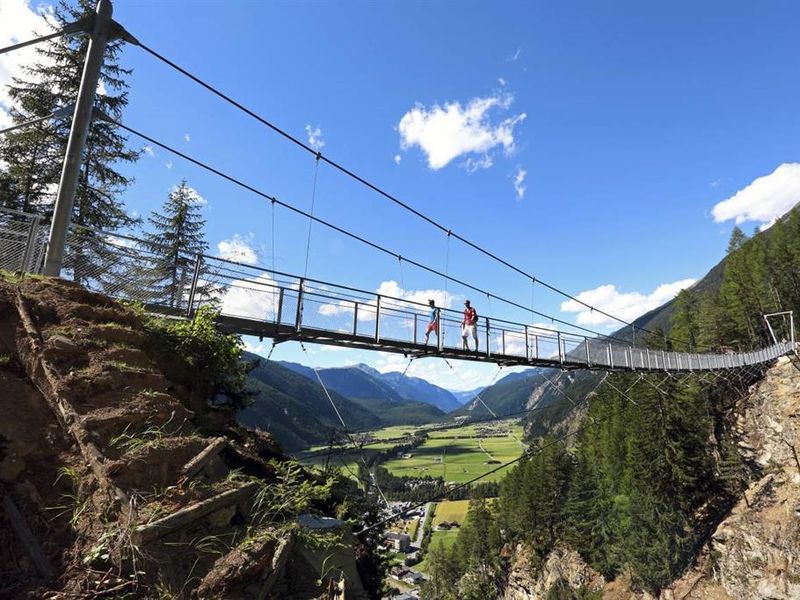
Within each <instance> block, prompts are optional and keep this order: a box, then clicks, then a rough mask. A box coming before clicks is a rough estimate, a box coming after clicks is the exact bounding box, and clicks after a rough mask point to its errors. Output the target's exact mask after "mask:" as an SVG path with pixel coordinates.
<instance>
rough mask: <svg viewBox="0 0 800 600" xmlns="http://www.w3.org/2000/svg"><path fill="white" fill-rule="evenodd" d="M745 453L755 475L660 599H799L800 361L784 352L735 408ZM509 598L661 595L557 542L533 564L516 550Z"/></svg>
mask: <svg viewBox="0 0 800 600" xmlns="http://www.w3.org/2000/svg"><path fill="white" fill-rule="evenodd" d="M735 414H736V425H735V433H736V439H737V447H738V449H739V452H740V454H741V455H742V457H743V458H744V459H745V461H746V462H747V463H748V464H749V466H750V468H751V472H752V473H753V474H754V476H753V480H752V481H751V483H750V485H749V486H748V487H747V489H746V490H744V492H743V494H742V496H741V499H740V500H739V501H738V503H736V505H735V506H734V507H733V508H732V510H731V511H730V513H729V514H728V515H727V516H726V517H725V518H724V519H723V520H722V521H721V522H720V523H719V525H718V526H717V527H716V529H715V530H714V532H713V533H712V535H711V536H710V537H709V539H708V540H707V542H706V543H705V544H704V546H703V547H702V549H701V550H700V552H699V553H698V555H697V557H696V559H695V561H694V562H693V564H692V566H691V567H690V568H689V569H688V570H687V572H686V573H684V575H683V576H682V577H681V578H680V579H678V580H677V581H675V582H674V583H673V585H671V586H669V588H668V589H665V590H663V591H662V592H661V594H660V597H659V598H658V600H701V599H702V600H756V599H764V600H766V599H769V600H793V599H798V598H800V458H799V457H798V455H799V454H800V361H798V359H797V357H792V359H791V360H790V359H789V358H787V357H784V358H781V359H780V360H779V361H777V364H775V365H774V366H773V367H772V368H770V369H769V370H768V371H767V373H766V376H765V377H764V378H763V379H762V380H760V381H759V382H758V383H756V384H755V385H753V386H752V387H751V388H750V390H749V393H748V394H747V395H746V396H745V397H744V398H742V400H740V401H739V403H738V405H737V406H736V407H735ZM505 598H506V600H545V599H548V598H604V599H606V600H623V599H630V598H637V599H641V600H655V599H654V598H653V596H652V595H650V594H647V593H644V592H641V591H638V590H635V589H634V588H633V587H632V586H631V583H630V578H628V577H620V578H618V579H617V580H615V581H612V582H608V583H607V582H605V581H604V580H603V578H602V576H601V575H600V574H598V573H596V572H595V571H594V570H593V569H591V568H590V567H589V566H588V565H587V564H586V563H585V562H584V561H583V560H582V559H581V557H580V556H579V555H578V554H577V553H575V552H573V551H571V550H570V549H568V548H564V547H558V548H556V550H554V551H553V552H551V553H550V555H548V556H547V557H546V559H545V560H544V561H543V562H542V563H541V564H531V559H530V556H529V553H528V552H526V550H525V548H524V546H518V547H517V548H515V550H514V552H513V556H512V559H511V568H510V571H509V575H508V581H507V585H506V591H505Z"/></svg>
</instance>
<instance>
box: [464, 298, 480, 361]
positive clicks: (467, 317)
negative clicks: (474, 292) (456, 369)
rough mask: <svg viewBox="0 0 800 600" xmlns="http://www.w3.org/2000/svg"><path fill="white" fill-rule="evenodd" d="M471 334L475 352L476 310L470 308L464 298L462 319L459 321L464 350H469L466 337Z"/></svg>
mask: <svg viewBox="0 0 800 600" xmlns="http://www.w3.org/2000/svg"><path fill="white" fill-rule="evenodd" d="M470 336H472V339H473V340H475V352H477V351H478V312H477V311H476V310H475V309H474V308H472V306H471V305H470V303H469V300H464V319H463V320H462V321H461V339H462V340H463V342H464V350H469V342H467V338H469V337H470Z"/></svg>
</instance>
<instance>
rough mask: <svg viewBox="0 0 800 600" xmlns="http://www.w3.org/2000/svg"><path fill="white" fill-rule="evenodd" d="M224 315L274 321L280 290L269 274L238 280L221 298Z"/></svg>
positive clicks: (232, 283)
mask: <svg viewBox="0 0 800 600" xmlns="http://www.w3.org/2000/svg"><path fill="white" fill-rule="evenodd" d="M219 300H220V304H221V307H222V314H225V315H231V316H235V317H245V318H250V319H261V320H264V319H266V320H273V319H274V318H275V314H276V312H277V307H278V289H277V287H275V286H274V284H273V279H272V277H270V276H269V275H268V274H267V273H263V274H261V275H259V276H257V277H253V278H250V279H237V280H234V281H232V282H230V284H228V285H227V286H226V287H225V290H224V291H223V292H222V295H221V297H220V298H219Z"/></svg>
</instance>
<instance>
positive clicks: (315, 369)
mask: <svg viewBox="0 0 800 600" xmlns="http://www.w3.org/2000/svg"><path fill="white" fill-rule="evenodd" d="M300 347H301V348H302V349H303V352H305V353H306V355H308V350H307V349H306V347H305V344H303V342H300ZM312 369H313V370H314V375H316V376H317V381H318V382H319V385H320V387H322V391H323V392H325V396H326V397H327V398H328V402H329V403H330V405H331V406H332V407H333V411H334V412H335V413H336V416H337V417H338V418H339V422H340V423H341V424H342V427H344V433H345V435H346V436H347V439H348V440H349V441H350V443H351V444H352V445H353V448H355V449H356V451H357V452H358V453H359V454H360V456H361V462H363V463H364V468H365V469H366V470H367V473H368V474H369V476H370V478H371V479H372V483H373V484H374V485H375V489H376V490H378V494H380V497H381V499H382V500H383V503H384V504H385V505H386V506H389V501H388V500H387V499H386V496H384V495H383V490H381V486H380V485H378V480H377V478H376V477H375V474H374V473H373V472H372V471H371V470H370V468H369V462H368V461H367V459H366V457H365V456H364V452H363V449H362V448H361V446H359V445H358V443H357V442H356V440H355V439H354V438H353V436H352V435H351V434H350V430H349V429H348V427H347V423H345V421H344V418H343V417H342V413H340V412H339V409H338V407H337V406H336V403H335V402H334V401H333V398H332V397H331V394H330V392H329V391H328V388H327V387H326V386H325V383H324V382H323V381H322V377H321V376H320V374H319V370H318V369H317V367H316V366H313V367H312Z"/></svg>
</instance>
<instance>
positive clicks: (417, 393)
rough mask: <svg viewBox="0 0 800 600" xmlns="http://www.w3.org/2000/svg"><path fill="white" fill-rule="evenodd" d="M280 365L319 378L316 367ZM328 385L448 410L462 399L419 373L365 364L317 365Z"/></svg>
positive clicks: (350, 394)
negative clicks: (325, 366)
mask: <svg viewBox="0 0 800 600" xmlns="http://www.w3.org/2000/svg"><path fill="white" fill-rule="evenodd" d="M279 364H280V365H282V366H283V367H286V368H287V369H290V370H292V371H294V372H296V373H300V374H301V375H305V376H306V377H308V378H309V379H313V380H314V381H316V375H315V374H314V369H312V368H311V367H307V366H305V365H300V364H297V363H292V362H283V361H282V362H279ZM317 371H318V373H319V375H320V377H321V378H322V381H323V382H324V383H325V385H326V386H328V387H330V388H331V389H334V390H336V391H337V392H338V393H340V394H341V395H342V396H345V397H346V398H349V399H351V400H356V399H358V400H381V401H388V402H391V403H398V402H403V401H413V402H424V403H425V404H430V405H431V406H435V407H436V408H438V409H439V410H441V411H442V412H444V413H447V412H450V411H452V410H455V409H457V408H459V407H460V406H461V404H462V403H461V402H459V401H458V399H457V398H456V397H455V396H454V395H453V394H452V392H450V391H449V390H446V389H444V388H442V387H439V386H438V385H434V384H432V383H430V382H429V381H426V380H425V379H421V378H419V377H410V376H409V375H403V374H402V373H400V372H398V371H392V372H390V373H381V372H380V371H378V370H376V369H373V368H372V367H370V366H368V365H365V364H358V365H354V366H350V367H332V368H324V369H317Z"/></svg>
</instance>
